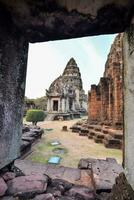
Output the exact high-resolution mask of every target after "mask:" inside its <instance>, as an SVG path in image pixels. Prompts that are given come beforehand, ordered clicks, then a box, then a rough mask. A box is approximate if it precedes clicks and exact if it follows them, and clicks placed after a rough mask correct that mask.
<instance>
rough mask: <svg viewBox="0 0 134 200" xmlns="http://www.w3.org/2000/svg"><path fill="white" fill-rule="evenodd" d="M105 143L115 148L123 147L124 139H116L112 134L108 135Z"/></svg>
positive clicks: (106, 145) (107, 146)
mask: <svg viewBox="0 0 134 200" xmlns="http://www.w3.org/2000/svg"><path fill="white" fill-rule="evenodd" d="M103 143H104V146H105V147H106V148H114V149H121V148H122V141H121V140H119V139H115V138H114V137H112V136H111V135H107V136H106V137H105V139H104V140H103Z"/></svg>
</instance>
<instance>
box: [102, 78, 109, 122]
mask: <svg viewBox="0 0 134 200" xmlns="http://www.w3.org/2000/svg"><path fill="white" fill-rule="evenodd" d="M108 80H109V79H108V78H101V79H100V87H101V121H102V122H106V121H107V120H108V109H109V81H108Z"/></svg>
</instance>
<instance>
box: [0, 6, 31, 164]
mask: <svg viewBox="0 0 134 200" xmlns="http://www.w3.org/2000/svg"><path fill="white" fill-rule="evenodd" d="M1 9H2V10H1ZM3 19H4V20H3ZM10 20H11V16H10V15H9V13H8V12H6V11H5V12H4V9H3V8H1V7H0V168H2V167H4V166H5V165H7V164H9V163H11V162H12V161H13V160H14V159H16V158H17V157H18V156H19V155H20V144H21V134H22V119H23V118H22V117H23V110H22V109H23V101H24V92H25V78H26V66H27V54H28V43H27V42H26V41H25V40H24V38H23V37H22V36H21V35H20V32H19V30H16V27H14V26H13V24H12V22H11V21H10Z"/></svg>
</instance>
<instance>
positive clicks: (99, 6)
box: [0, 0, 134, 200]
mask: <svg viewBox="0 0 134 200" xmlns="http://www.w3.org/2000/svg"><path fill="white" fill-rule="evenodd" d="M133 10H134V2H133V1H130V0H107V1H105V0H100V1H92V0H86V1H81V0H73V1H71V0H47V1H43V0H38V1H33V0H23V1H21V0H18V1H10V0H0V63H1V65H0V86H1V87H0V113H1V117H0V150H1V151H0V169H2V168H3V167H5V166H7V165H8V164H10V163H11V162H13V161H14V160H15V159H16V158H17V157H18V156H19V155H20V146H21V135H22V116H23V115H22V114H23V109H22V108H23V101H24V92H25V80H26V67H27V57H28V43H29V42H44V41H49V40H57V39H58V40H59V39H69V38H76V37H84V36H91V35H100V34H111V33H121V32H123V31H125V34H124V37H123V43H124V48H123V58H124V63H125V65H124V79H123V81H124V88H123V91H124V102H123V108H124V132H125V134H124V137H125V141H124V144H125V145H124V166H125V176H126V178H127V179H126V178H125V177H124V176H119V179H117V180H116V185H115V186H114V189H113V195H112V197H111V199H112V200H113V199H123V200H125V199H133V196H134V195H133V192H132V188H133V189H134V170H133V166H134V159H133V154H134V152H133V150H134V148H133V147H134V139H133V130H134V123H133V119H134V95H133V93H134V70H133V69H134V53H133V52H134V19H133V15H134V14H133ZM43 183H44V182H43ZM129 184H130V185H131V186H132V188H131V186H130V185H129ZM43 185H44V184H43ZM0 189H1V187H0ZM77 191H78V190H77ZM78 196H79V195H78ZM10 199H11V198H10ZM62 199H63V198H62ZM79 199H80V198H79ZM103 199H104V198H103Z"/></svg>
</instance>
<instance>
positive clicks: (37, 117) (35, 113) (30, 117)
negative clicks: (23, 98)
mask: <svg viewBox="0 0 134 200" xmlns="http://www.w3.org/2000/svg"><path fill="white" fill-rule="evenodd" d="M44 118H45V113H44V111H43V110H28V111H27V114H26V121H27V122H32V123H33V125H37V122H41V121H44Z"/></svg>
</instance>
